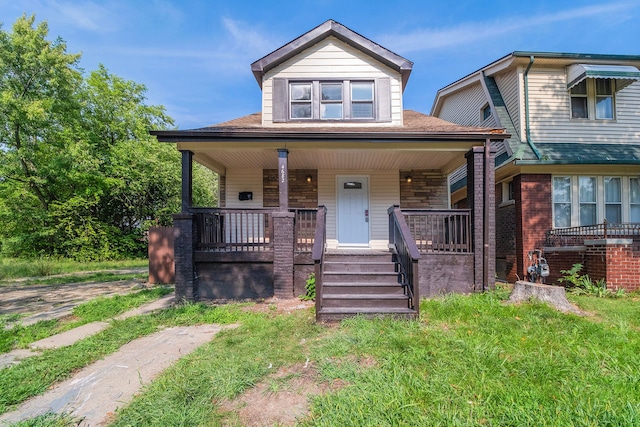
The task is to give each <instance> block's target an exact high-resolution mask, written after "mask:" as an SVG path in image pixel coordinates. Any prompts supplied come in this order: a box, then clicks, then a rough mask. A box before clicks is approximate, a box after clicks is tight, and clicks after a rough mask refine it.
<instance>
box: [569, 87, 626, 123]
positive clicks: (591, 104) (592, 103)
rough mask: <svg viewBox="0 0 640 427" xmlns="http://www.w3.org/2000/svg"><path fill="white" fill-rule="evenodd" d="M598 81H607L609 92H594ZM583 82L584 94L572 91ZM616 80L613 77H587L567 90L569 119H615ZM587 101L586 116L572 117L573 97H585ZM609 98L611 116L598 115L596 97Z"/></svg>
mask: <svg viewBox="0 0 640 427" xmlns="http://www.w3.org/2000/svg"><path fill="white" fill-rule="evenodd" d="M598 82H608V83H609V88H610V92H611V93H610V94H598V93H596V90H597V84H598ZM582 83H584V84H585V86H586V92H587V93H586V94H581V93H574V90H577V89H578V87H580V85H581V84H582ZM615 94H616V81H615V80H614V79H595V78H587V79H584V80H583V81H582V82H580V83H579V84H577V85H575V86H574V87H572V88H571V89H570V90H569V115H570V117H571V120H598V121H606V120H609V121H613V120H616V99H615ZM585 98H586V101H587V111H586V113H587V116H586V117H574V112H573V99H585ZM609 98H610V99H611V117H598V115H599V114H598V107H597V104H598V99H609Z"/></svg>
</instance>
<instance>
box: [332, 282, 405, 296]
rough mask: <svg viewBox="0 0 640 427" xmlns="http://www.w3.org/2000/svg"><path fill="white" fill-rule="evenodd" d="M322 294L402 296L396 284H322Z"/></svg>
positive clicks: (400, 289) (401, 290)
mask: <svg viewBox="0 0 640 427" xmlns="http://www.w3.org/2000/svg"><path fill="white" fill-rule="evenodd" d="M322 288H323V289H324V293H326V294H356V295H367V294H369V295H373V294H375V295H377V294H401V295H404V290H403V289H402V286H401V285H400V284H399V283H397V282H378V283H375V282H374V283H369V282H362V283H360V282H329V283H326V282H325V283H324V285H323V287H322Z"/></svg>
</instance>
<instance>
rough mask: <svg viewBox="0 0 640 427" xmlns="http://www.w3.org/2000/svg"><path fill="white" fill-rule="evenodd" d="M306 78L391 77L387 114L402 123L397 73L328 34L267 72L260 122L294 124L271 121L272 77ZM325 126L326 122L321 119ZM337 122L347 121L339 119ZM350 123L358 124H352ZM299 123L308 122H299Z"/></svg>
mask: <svg viewBox="0 0 640 427" xmlns="http://www.w3.org/2000/svg"><path fill="white" fill-rule="evenodd" d="M276 77H277V78H303V79H304V78H308V79H330V78H342V79H375V78H382V77H389V78H390V79H391V118H392V124H393V125H398V126H399V125H401V124H402V83H401V80H400V74H399V73H397V72H395V71H393V70H392V69H390V68H388V67H387V66H385V65H383V64H381V63H380V62H377V61H375V60H374V59H372V58H370V57H369V56H367V55H365V54H363V53H362V52H360V51H359V50H357V49H354V48H352V47H351V46H349V45H347V44H345V43H342V42H341V41H339V40H338V39H336V38H335V37H328V38H326V39H325V40H323V41H321V42H320V43H318V44H316V45H314V46H312V47H311V48H309V49H307V50H305V51H304V52H302V53H301V54H300V55H298V56H296V57H294V58H291V59H289V60H288V61H285V62H284V63H282V64H281V65H279V66H278V67H276V68H274V69H273V70H270V71H269V72H267V73H266V74H265V76H264V81H263V86H262V123H263V125H264V126H289V127H290V126H296V125H295V124H292V123H287V124H282V123H273V116H272V102H271V101H272V97H273V94H272V89H273V79H274V78H276ZM322 125H323V126H326V125H327V123H323V124H322ZM340 125H341V126H345V125H349V124H348V123H341V124H340ZM353 125H354V126H362V123H360V124H357V123H356V124H353ZM376 125H381V126H389V123H372V124H371V126H376ZM300 126H308V124H305V123H303V124H301V125H300Z"/></svg>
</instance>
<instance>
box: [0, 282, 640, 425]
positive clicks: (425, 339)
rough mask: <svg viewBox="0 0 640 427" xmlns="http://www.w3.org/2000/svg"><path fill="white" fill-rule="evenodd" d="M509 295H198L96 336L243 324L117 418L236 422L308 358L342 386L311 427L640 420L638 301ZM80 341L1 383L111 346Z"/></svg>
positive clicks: (317, 406)
mask: <svg viewBox="0 0 640 427" xmlns="http://www.w3.org/2000/svg"><path fill="white" fill-rule="evenodd" d="M506 294H507V293H506V292H505V291H504V290H498V291H496V292H490V293H487V294H477V295H471V296H460V295H454V296H447V297H444V298H441V299H434V300H426V301H423V302H422V304H421V310H422V316H421V320H420V321H419V322H411V321H394V320H390V319H377V320H366V319H362V318H354V319H349V320H345V321H343V322H342V323H341V324H339V325H337V326H323V325H316V324H315V323H314V321H313V313H312V312H311V311H298V312H294V313H293V314H286V315H278V314H276V313H274V312H271V313H269V314H255V313H244V312H242V311H241V309H240V307H239V306H238V305H229V306H224V307H217V308H215V307H207V306H204V305H201V304H194V305H187V306H184V307H178V308H175V309H171V310H166V311H163V312H162V313H160V314H158V315H153V316H146V317H144V318H139V319H136V320H135V321H134V320H130V321H129V322H118V323H117V324H114V326H113V328H111V333H110V334H105V335H104V336H101V337H98V338H97V341H100V342H101V343H106V342H112V344H111V345H110V347H109V350H108V351H109V352H110V351H113V348H115V347H117V346H118V345H120V343H121V342H124V341H125V340H126V339H130V338H131V337H133V336H135V335H142V334H145V333H148V332H147V331H149V330H152V329H154V328H155V327H157V325H160V324H175V323H179V324H194V323H198V322H225V323H228V322H236V321H240V322H241V324H242V325H241V327H239V328H237V329H233V330H227V331H224V332H221V333H220V334H219V335H217V336H216V338H215V339H214V340H213V341H212V342H211V343H210V344H208V345H205V346H203V347H201V348H199V349H198V350H196V351H195V352H194V353H191V354H190V355H188V356H186V357H185V358H183V359H181V360H180V361H179V362H177V363H176V364H174V365H173V366H172V367H171V368H169V369H168V370H166V371H165V372H164V373H163V374H162V375H161V376H160V377H159V378H158V379H156V380H155V381H154V382H153V383H151V384H150V385H148V386H147V387H146V388H145V390H144V393H143V394H141V395H139V396H138V397H137V398H135V399H134V401H133V402H132V403H131V404H130V405H129V406H127V407H125V408H124V409H122V410H121V411H119V413H118V419H117V420H116V421H115V423H114V424H113V425H114V426H131V425H227V424H229V422H230V421H231V422H236V423H237V419H234V418H233V416H230V415H229V414H225V413H223V412H221V410H220V407H219V404H220V402H222V401H223V400H224V399H231V398H234V397H237V396H238V395H239V394H241V393H242V392H244V391H246V390H247V389H249V388H251V387H252V386H254V385H255V384H256V383H258V382H260V381H262V380H264V379H265V378H266V377H267V376H268V374H270V373H274V372H275V371H276V370H277V368H279V367H286V366H290V365H294V364H302V363H305V362H306V361H307V359H308V360H309V363H310V364H311V366H314V367H315V368H316V369H317V371H318V372H319V375H320V378H321V381H326V382H330V383H333V384H342V387H339V388H337V389H335V390H334V391H333V392H331V393H328V394H325V395H320V396H315V397H313V398H312V400H311V402H312V405H311V412H310V414H309V415H308V417H307V418H306V419H304V420H300V422H299V425H301V426H337V425H339V426H414V425H420V426H440V425H446V426H482V425H492V426H516V425H517V426H520V425H536V426H565V425H567V426H599V425H609V426H634V425H636V426H640V334H639V328H640V325H639V323H640V315H639V314H640V312H639V308H638V306H639V304H638V302H639V301H638V298H637V296H631V297H625V298H619V299H609V300H602V299H597V300H596V299H595V298H593V297H576V298H574V301H577V302H578V303H579V304H580V305H581V307H582V308H583V309H585V310H587V311H590V312H592V313H593V315H592V316H588V317H579V316H576V315H573V314H563V313H560V312H558V311H555V310H553V309H552V308H549V307H548V306H545V305H542V304H537V303H532V304H522V305H505V304H504V302H503V300H504V298H505V296H506ZM130 329H136V331H135V332H134V331H132V330H130ZM105 333H106V331H105ZM120 335H122V336H121V337H120ZM116 337H117V338H116ZM82 345H83V346H86V347H82V350H80V348H76V349H75V350H74V351H72V352H71V354H66V353H63V352H62V351H60V352H59V353H57V356H56V358H55V360H58V361H59V362H57V363H56V362H51V361H49V360H44V359H43V360H40V361H38V362H37V369H36V368H34V369H33V370H32V369H31V368H29V367H27V366H25V367H23V368H21V367H20V365H19V366H18V367H16V368H19V369H25V370H24V371H20V372H17V371H16V372H15V373H14V375H15V376H14V377H13V380H12V381H13V382H12V381H11V380H9V381H7V382H3V381H4V380H2V379H1V377H0V390H3V393H4V390H7V389H8V387H9V385H11V384H13V383H15V382H19V381H20V380H19V378H23V377H24V376H28V375H27V372H33V371H35V372H38V373H39V374H38V375H44V373H45V372H46V373H47V375H48V376H57V377H62V376H66V375H69V373H70V371H71V368H65V369H64V370H63V372H64V373H63V374H60V373H57V372H58V371H59V368H57V365H58V364H59V363H62V362H61V361H62V360H65V361H66V360H74V356H73V354H75V353H91V354H93V353H96V354H97V353H101V354H105V353H106V352H107V351H106V350H100V351H98V348H102V344H98V343H96V342H93V341H91V342H86V343H84V344H82ZM105 345H106V344H105ZM69 351H70V350H69ZM75 357H76V358H77V357H78V356H75ZM92 357H94V358H95V357H100V356H97V355H94V356H92ZM33 363H34V364H35V363H36V361H34V362H33ZM66 363H67V362H65V364H66ZM86 363H88V361H87V360H83V361H82V363H78V365H79V364H86ZM12 369H13V368H12ZM49 372H52V373H51V374H48V373H49ZM0 375H2V371H0ZM29 375H31V376H34V375H32V374H29ZM38 375H35V376H38ZM40 387H41V388H40V389H42V387H43V386H42V385H41V386H40ZM9 388H10V387H9ZM35 388H36V387H34V389H35ZM14 400H15V399H14ZM5 405H6V404H5Z"/></svg>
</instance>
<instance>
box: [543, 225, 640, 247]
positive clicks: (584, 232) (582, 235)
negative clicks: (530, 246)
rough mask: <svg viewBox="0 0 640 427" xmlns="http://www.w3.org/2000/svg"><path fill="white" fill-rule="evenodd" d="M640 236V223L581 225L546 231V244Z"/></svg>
mask: <svg viewBox="0 0 640 427" xmlns="http://www.w3.org/2000/svg"><path fill="white" fill-rule="evenodd" d="M634 236H640V223H637V222H636V223H608V222H607V221H604V222H603V223H602V224H594V225H586V226H580V227H566V228H555V229H553V230H549V231H547V233H546V236H545V237H546V238H545V246H552V247H554V246H555V247H557V246H576V245H584V241H585V240H588V239H610V238H624V237H631V238H633V237H634Z"/></svg>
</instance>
